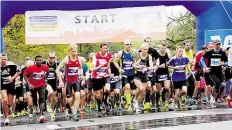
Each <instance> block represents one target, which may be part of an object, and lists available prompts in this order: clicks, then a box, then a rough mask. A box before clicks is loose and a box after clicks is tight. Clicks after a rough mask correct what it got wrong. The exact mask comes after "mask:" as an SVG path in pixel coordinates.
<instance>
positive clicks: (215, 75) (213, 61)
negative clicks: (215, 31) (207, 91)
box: [201, 40, 228, 107]
mask: <svg viewBox="0 0 232 130" xmlns="http://www.w3.org/2000/svg"><path fill="white" fill-rule="evenodd" d="M220 45H221V42H220V41H218V40H216V41H215V42H214V49H213V50H209V51H207V52H206V53H205V54H204V55H203V57H202V59H201V63H202V65H203V71H204V72H206V73H209V74H208V76H207V77H205V81H206V85H211V86H215V90H216V91H215V94H214V97H215V98H217V97H218V93H219V88H220V86H221V83H222V82H223V75H222V66H226V65H227V64H228V59H227V56H226V53H225V52H224V51H222V50H221V48H220ZM205 59H207V60H208V65H207V66H206V64H205V61H204V60H205ZM222 87H223V86H222ZM222 91H223V89H221V92H222ZM211 104H212V106H213V107H215V100H214V99H211Z"/></svg>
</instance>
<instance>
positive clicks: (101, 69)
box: [97, 68, 107, 77]
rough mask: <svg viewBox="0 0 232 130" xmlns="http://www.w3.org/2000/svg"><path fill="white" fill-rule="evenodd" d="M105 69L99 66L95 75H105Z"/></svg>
mask: <svg viewBox="0 0 232 130" xmlns="http://www.w3.org/2000/svg"><path fill="white" fill-rule="evenodd" d="M106 71H107V69H105V68H100V69H98V71H97V75H98V76H100V77H103V76H105V75H106V74H107V73H106Z"/></svg>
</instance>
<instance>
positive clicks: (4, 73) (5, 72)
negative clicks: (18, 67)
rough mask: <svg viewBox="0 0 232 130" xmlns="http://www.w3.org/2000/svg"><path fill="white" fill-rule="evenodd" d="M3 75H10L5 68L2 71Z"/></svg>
mask: <svg viewBox="0 0 232 130" xmlns="http://www.w3.org/2000/svg"><path fill="white" fill-rule="evenodd" d="M1 75H9V72H8V71H6V70H4V71H2V73H1Z"/></svg>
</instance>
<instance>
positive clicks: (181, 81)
mask: <svg viewBox="0 0 232 130" xmlns="http://www.w3.org/2000/svg"><path fill="white" fill-rule="evenodd" d="M176 51H177V52H176V53H177V55H176V56H174V57H173V58H172V59H171V60H170V61H169V62H168V67H169V68H171V69H173V73H172V77H171V80H172V81H173V86H174V89H175V96H174V100H175V108H176V109H178V106H179V103H178V98H179V96H181V101H182V104H184V103H185V97H186V93H187V86H186V78H187V77H186V75H187V74H186V71H185V68H186V67H187V65H188V63H189V60H188V58H187V57H183V47H182V46H178V47H177V48H176ZM177 104H178V105H177Z"/></svg>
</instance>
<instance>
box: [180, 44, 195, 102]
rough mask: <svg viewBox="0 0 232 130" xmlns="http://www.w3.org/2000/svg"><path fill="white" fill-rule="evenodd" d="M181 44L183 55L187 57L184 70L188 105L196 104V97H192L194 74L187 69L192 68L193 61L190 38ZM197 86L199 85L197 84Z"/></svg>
mask: <svg viewBox="0 0 232 130" xmlns="http://www.w3.org/2000/svg"><path fill="white" fill-rule="evenodd" d="M183 44H184V47H185V48H184V52H183V55H184V57H187V58H188V59H189V65H188V67H186V69H185V71H186V73H187V75H188V77H187V82H188V93H187V96H188V97H189V100H188V101H189V104H190V105H193V104H196V102H197V101H196V98H195V97H194V99H193V97H192V96H193V92H194V89H195V88H196V87H195V77H194V75H193V74H192V73H191V71H189V70H188V68H190V69H191V68H192V65H193V63H194V56H193V51H192V49H191V42H190V40H184V41H183ZM198 88H199V86H198Z"/></svg>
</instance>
